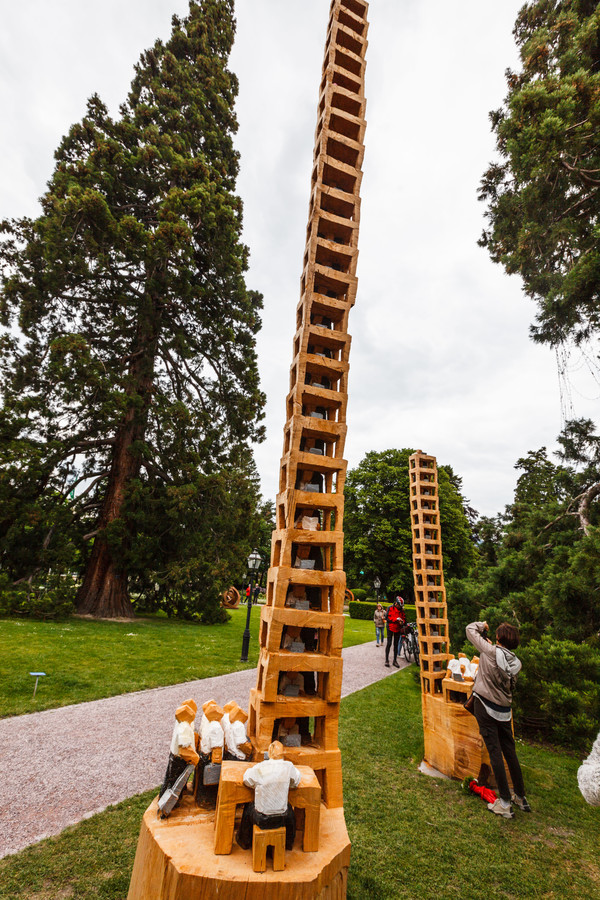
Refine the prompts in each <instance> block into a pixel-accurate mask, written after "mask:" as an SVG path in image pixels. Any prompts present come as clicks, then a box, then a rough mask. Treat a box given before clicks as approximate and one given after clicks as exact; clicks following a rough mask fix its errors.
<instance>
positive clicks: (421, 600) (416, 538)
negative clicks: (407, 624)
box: [409, 450, 489, 778]
mask: <svg viewBox="0 0 600 900" xmlns="http://www.w3.org/2000/svg"><path fill="white" fill-rule="evenodd" d="M409 467H410V468H409V474H410V516H411V527H412V539H413V572H414V583H415V606H416V611H417V628H418V631H419V649H420V652H421V693H422V702H423V733H424V738H425V762H426V763H427V764H428V765H430V766H432V767H433V768H435V769H437V770H438V771H439V772H442V773H443V774H444V775H449V776H451V777H453V778H465V777H466V776H467V775H474V776H476V775H478V773H479V772H480V771H481V767H482V765H483V764H484V763H485V764H489V757H488V754H487V751H486V749H485V745H484V743H483V741H482V739H481V737H480V735H479V728H478V727H477V722H476V721H475V719H474V717H473V716H472V715H471V714H470V713H468V712H467V711H466V710H465V709H464V708H463V704H464V701H465V700H466V698H467V697H468V695H469V694H470V693H471V690H472V689H473V681H472V680H465V681H456V680H454V678H453V677H452V675H451V673H450V672H449V671H448V670H447V665H448V661H449V660H450V659H453V656H452V654H451V653H450V652H449V642H450V630H449V626H448V607H447V604H446V588H445V585H444V557H443V554H442V532H441V525H440V510H439V493H438V474H437V463H436V459H435V456H428V455H427V454H426V453H423V452H422V451H421V450H418V451H417V452H416V453H413V455H412V456H411V457H410V460H409Z"/></svg>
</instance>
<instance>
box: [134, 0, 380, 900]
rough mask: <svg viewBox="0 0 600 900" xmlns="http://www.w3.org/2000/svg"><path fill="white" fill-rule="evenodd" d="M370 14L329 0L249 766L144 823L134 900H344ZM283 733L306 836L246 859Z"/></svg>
mask: <svg viewBox="0 0 600 900" xmlns="http://www.w3.org/2000/svg"><path fill="white" fill-rule="evenodd" d="M367 9H368V6H367V3H365V2H363V0H332V3H331V10H330V17H329V26H328V31H327V42H326V46H325V59H324V63H323V75H322V79H321V85H320V92H319V107H318V117H317V129H316V139H315V152H314V163H313V169H312V183H311V195H310V207H309V220H308V230H307V238H306V251H305V254H304V265H303V271H302V278H301V297H300V302H299V304H298V308H297V317H296V333H295V336H294V345H293V347H294V349H293V363H292V367H291V376H290V390H289V394H288V396H287V400H286V412H287V416H286V424H285V429H284V447H283V457H282V460H281V478H280V487H279V494H278V497H277V509H276V516H277V521H276V530H275V532H274V533H273V539H272V549H271V567H270V569H269V574H268V581H267V605H266V607H265V608H263V610H262V615H261V627H260V648H261V649H260V659H259V665H258V672H257V683H256V688H255V689H254V690H253V691H252V692H251V696H250V706H249V720H248V738H249V739H250V741H251V745H252V757H253V760H252V761H250V760H248V761H245V762H244V761H241V760H238V759H235V760H232V759H224V760H223V762H222V764H221V768H220V775H219V787H218V797H217V802H216V809H215V810H208V811H203V810H201V809H199V808H198V806H197V805H196V803H195V800H194V799H193V797H192V796H191V795H190V794H189V793H186V794H185V796H183V799H182V801H181V803H180V804H179V806H178V807H177V808H175V809H174V810H173V813H172V814H171V815H170V817H169V818H167V819H164V820H163V819H161V818H159V817H157V809H158V807H157V802H158V801H157V799H156V800H154V801H153V803H152V804H151V805H150V807H149V808H148V809H147V810H146V813H145V815H144V820H143V823H142V828H141V831H140V838H139V842H138V849H137V853H136V859H135V864H134V869H133V874H132V878H131V883H130V889H129V895H128V900H189V898H191V897H198V898H200V897H202V898H207V900H208V898H212V897H219V898H220V900H237V898H238V897H243V898H244V900H280V898H281V897H286V898H289V900H293V898H297V900H300V898H301V900H345V897H346V885H347V873H348V866H349V864H350V841H349V838H348V832H347V830H346V823H345V820H344V809H343V798H342V764H341V754H340V750H339V748H338V715H339V706H340V697H341V687H342V639H343V631H344V619H343V605H344V594H345V589H346V577H345V574H344V571H343V563H342V548H343V530H342V529H343V514H344V494H343V491H344V481H345V476H346V461H345V460H344V458H343V454H344V443H345V439H346V404H347V397H348V394H347V392H348V359H349V353H350V336H349V334H348V315H349V312H350V309H351V308H352V306H353V305H354V302H355V299H356V287H357V279H356V263H357V257H358V226H359V218H360V215H359V214H360V194H359V190H360V183H361V178H362V175H361V165H362V160H363V155H364V145H363V140H364V133H365V96H364V74H365V51H366V48H367V29H368V24H367ZM215 706H216V704H215ZM275 739H278V740H279V741H281V743H283V744H284V748H285V756H286V758H287V759H288V760H289V761H291V762H292V763H294V765H296V766H297V767H298V770H299V773H300V775H301V781H300V783H299V785H297V787H295V788H294V789H290V791H289V797H288V799H289V802H290V804H291V805H292V808H293V810H294V815H295V816H296V821H297V822H298V825H299V830H300V831H301V832H302V840H301V841H300V839H296V842H295V844H294V847H293V849H292V850H290V851H285V852H284V844H285V837H286V829H285V828H283V827H282V828H272V829H271V830H269V829H267V830H265V831H262V830H261V829H260V828H258V826H257V825H256V823H255V824H254V831H253V835H254V837H253V853H252V855H251V854H250V852H249V851H247V850H243V849H241V847H240V846H238V845H237V844H236V843H235V841H234V831H235V823H236V821H237V819H236V816H238V815H239V813H240V812H241V808H240V807H241V805H242V804H245V803H247V802H248V801H251V800H252V799H253V796H254V794H253V792H252V791H251V790H250V788H249V787H248V786H246V785H245V783H244V780H243V777H244V774H245V772H246V770H247V769H248V767H250V766H252V765H253V762H256V761H258V760H262V759H263V755H264V751H266V750H267V749H268V747H269V744H270V743H271V742H272V741H273V740H275ZM200 746H201V749H202V745H200ZM203 752H204V751H203ZM212 762H213V763H214V762H215V759H214V758H213V759H212ZM217 763H218V760H217ZM205 783H206V782H205ZM267 845H270V846H272V847H273V868H271V867H270V866H269V867H268V868H267V870H266V871H265V866H266V865H267V864H266V848H267ZM282 866H285V868H283V870H282V869H281V867H282Z"/></svg>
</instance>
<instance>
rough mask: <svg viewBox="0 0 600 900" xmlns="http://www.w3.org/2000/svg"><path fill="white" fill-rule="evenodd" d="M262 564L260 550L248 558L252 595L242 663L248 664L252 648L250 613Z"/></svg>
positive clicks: (243, 641) (249, 597) (247, 615)
mask: <svg viewBox="0 0 600 900" xmlns="http://www.w3.org/2000/svg"><path fill="white" fill-rule="evenodd" d="M261 564H262V556H261V555H260V553H259V552H258V550H253V551H252V553H251V554H250V556H249V557H248V571H249V572H250V593H249V594H248V611H247V613H246V628H245V629H244V634H243V636H242V656H241V662H248V648H249V647H250V613H251V611H252V594H253V593H254V580H255V578H256V575H257V573H258V570H259V569H260V567H261Z"/></svg>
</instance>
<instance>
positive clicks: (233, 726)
mask: <svg viewBox="0 0 600 900" xmlns="http://www.w3.org/2000/svg"><path fill="white" fill-rule="evenodd" d="M223 709H224V715H223V718H222V719H221V727H222V729H223V734H224V736H225V753H224V757H225V759H250V757H251V756H252V744H251V743H250V741H249V740H248V736H247V735H246V722H247V721H248V713H245V712H244V710H243V709H242V708H241V707H240V706H238V704H237V703H235V701H232V702H230V703H226V704H225V706H224V707H223Z"/></svg>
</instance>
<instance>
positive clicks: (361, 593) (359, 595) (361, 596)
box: [351, 588, 367, 600]
mask: <svg viewBox="0 0 600 900" xmlns="http://www.w3.org/2000/svg"><path fill="white" fill-rule="evenodd" d="M351 590H352V593H353V594H354V599H355V600H366V599H367V591H366V590H365V588H351Z"/></svg>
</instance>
